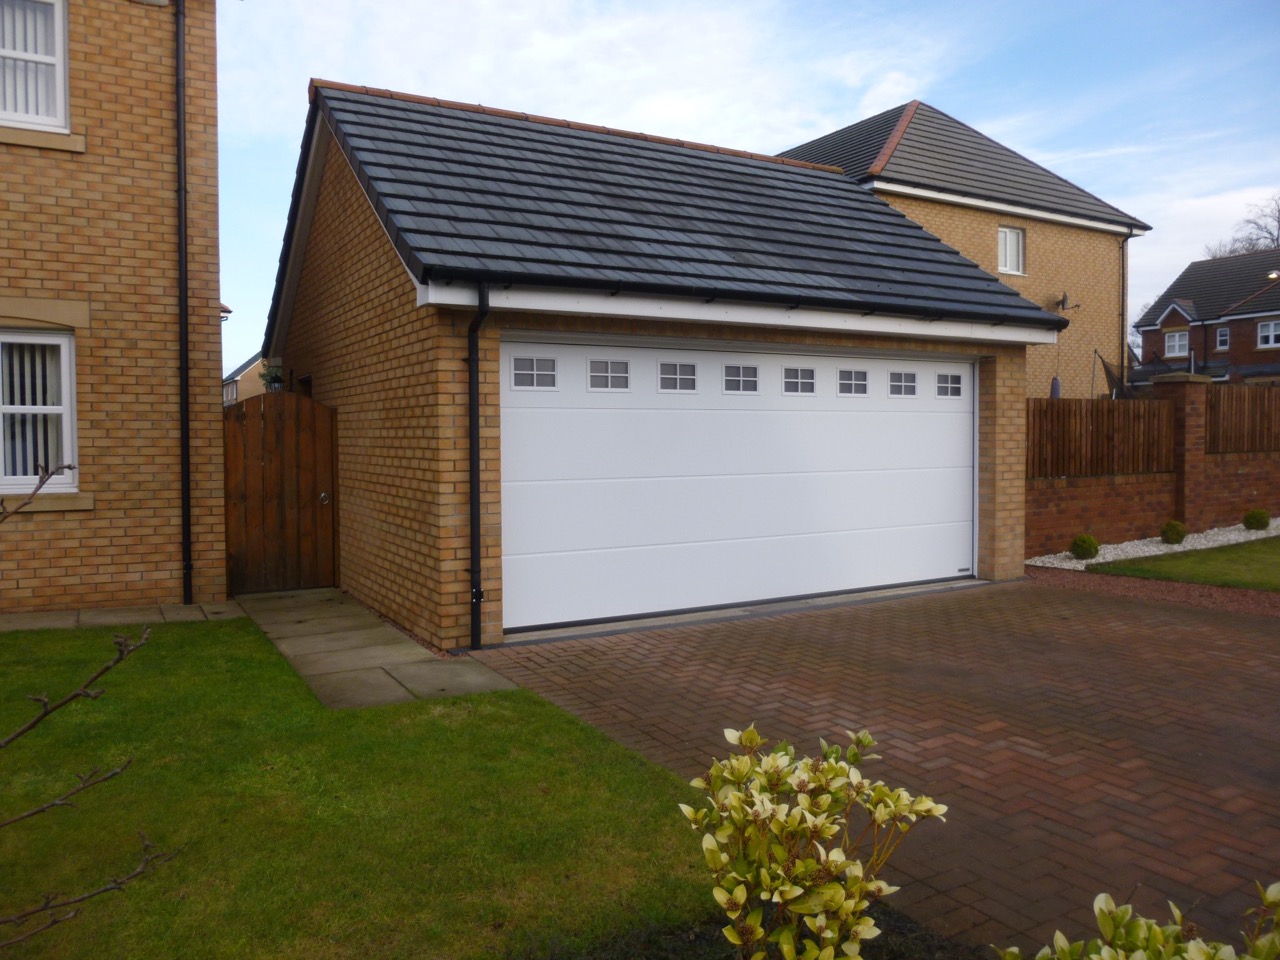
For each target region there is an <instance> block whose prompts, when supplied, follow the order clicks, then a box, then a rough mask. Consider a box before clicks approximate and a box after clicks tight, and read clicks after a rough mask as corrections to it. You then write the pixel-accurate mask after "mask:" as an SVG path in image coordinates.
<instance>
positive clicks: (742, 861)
mask: <svg viewBox="0 0 1280 960" xmlns="http://www.w3.org/2000/svg"><path fill="white" fill-rule="evenodd" d="M724 733H725V739H726V740H728V741H729V743H731V744H733V745H734V746H736V747H738V748H739V752H738V753H735V754H732V755H731V756H730V757H729V758H728V759H727V760H713V761H712V763H711V768H710V770H708V771H707V773H706V774H705V775H704V776H702V777H699V778H698V779H696V780H694V781H692V783H693V785H694V786H695V787H698V788H699V789H701V790H705V791H706V802H705V806H703V807H701V808H700V809H697V810H695V809H694V808H693V807H691V806H688V805H687V804H681V805H680V809H681V811H682V812H683V813H684V815H685V817H687V818H688V820H689V823H690V825H691V826H692V827H693V829H694V830H696V831H698V832H701V833H702V834H703V837H702V851H703V855H704V856H705V858H706V861H707V868H708V869H709V870H710V871H711V874H712V876H713V877H714V879H715V884H716V886H715V889H713V890H712V891H711V892H712V895H713V896H714V897H715V900H716V903H718V904H719V905H720V907H721V909H723V910H724V913H725V916H726V917H727V918H728V920H729V924H728V925H727V926H726V927H725V928H724V935H725V937H726V938H727V939H728V940H729V942H730V943H733V944H734V945H735V946H736V947H737V955H738V957H739V960H746V958H750V960H765V958H771V957H772V958H776V957H781V958H783V960H797V958H799V960H834V958H835V957H836V956H837V951H840V954H839V955H840V956H844V957H857V956H859V955H860V947H861V941H863V940H869V939H871V938H872V937H874V936H876V934H878V933H879V932H880V931H879V930H878V929H877V928H876V926H875V923H874V921H872V919H871V918H870V917H867V916H865V915H864V914H865V911H866V909H867V907H868V906H870V904H871V902H872V901H873V900H876V899H878V898H880V897H883V896H886V895H887V894H890V893H892V892H893V891H894V890H896V889H897V887H891V886H889V884H887V883H885V882H884V881H883V880H881V879H879V875H880V871H881V869H882V868H883V867H884V865H885V863H886V862H887V861H888V860H889V857H890V856H891V855H892V854H893V852H894V851H895V850H896V849H897V848H898V845H899V844H900V843H901V842H902V840H903V838H904V837H905V836H906V835H907V833H908V831H909V830H910V829H911V828H912V827H913V826H914V825H915V824H916V823H917V821H918V820H920V819H927V818H930V817H937V818H938V819H943V817H942V815H943V814H944V813H946V811H947V808H946V807H945V806H943V805H942V804H938V803H934V802H933V801H932V800H930V799H929V798H928V797H913V796H911V794H909V793H907V791H905V790H903V789H901V788H890V787H887V786H885V785H884V783H883V782H881V781H875V782H872V781H870V780H867V779H866V778H864V777H863V776H862V774H861V773H859V772H858V769H857V766H856V765H857V764H860V763H862V762H863V761H864V760H873V759H876V757H875V755H874V754H870V753H866V752H865V751H867V750H870V749H871V748H872V747H874V746H875V741H874V740H872V739H871V735H870V734H868V733H867V732H866V731H865V730H864V731H862V732H861V733H857V734H855V733H852V732H850V733H849V734H848V736H849V737H850V739H851V740H852V744H851V745H850V746H849V747H848V748H847V749H846V750H845V751H844V752H843V754H842V752H841V750H840V747H838V746H834V745H830V744H828V743H827V742H826V741H825V740H822V741H819V742H820V743H821V744H822V756H821V757H816V758H814V757H801V758H800V759H798V760H797V759H796V755H795V749H794V748H792V747H790V746H787V745H785V744H782V745H779V746H777V747H774V748H773V750H772V751H770V752H768V753H766V752H764V746H765V744H766V743H767V742H768V741H766V740H764V739H763V738H762V737H761V736H760V734H758V733H757V732H756V729H755V725H754V724H752V725H751V726H750V727H748V728H747V729H746V730H741V731H739V730H726V731H725V732H724ZM854 820H856V821H858V823H857V824H856V825H855V824H854V822H853V821H854ZM864 857H865V859H862V858H864Z"/></svg>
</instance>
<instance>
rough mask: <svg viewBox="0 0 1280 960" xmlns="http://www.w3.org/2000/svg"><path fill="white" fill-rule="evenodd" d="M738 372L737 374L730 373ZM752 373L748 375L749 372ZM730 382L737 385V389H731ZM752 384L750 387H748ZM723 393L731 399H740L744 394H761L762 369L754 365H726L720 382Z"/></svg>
mask: <svg viewBox="0 0 1280 960" xmlns="http://www.w3.org/2000/svg"><path fill="white" fill-rule="evenodd" d="M731 370H736V371H737V373H730V372H729V371H731ZM748 370H750V371H751V373H750V374H748V373H747V371H748ZM730 382H733V383H736V384H737V387H736V388H735V387H730V386H729V384H730ZM748 384H750V386H748ZM720 386H721V392H722V393H725V394H728V395H729V396H731V397H740V396H742V395H743V394H756V393H759V392H760V367H759V365H757V364H754V363H726V364H724V368H723V371H722V375H721V380H720Z"/></svg>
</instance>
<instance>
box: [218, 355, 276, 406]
mask: <svg viewBox="0 0 1280 960" xmlns="http://www.w3.org/2000/svg"><path fill="white" fill-rule="evenodd" d="M266 372H267V365H266V364H265V363H263V362H262V352H261V351H259V352H258V353H255V354H254V355H253V356H252V357H250V358H249V359H248V360H246V361H245V362H244V363H242V364H240V366H238V367H236V368H235V369H234V370H232V371H231V372H230V373H228V374H227V375H226V376H225V377H223V378H222V405H223V406H224V407H229V406H231V405H232V404H236V403H239V402H240V401H241V400H248V399H249V398H250V397H256V396H257V395H258V394H260V393H266V392H267V384H266V382H265V381H264V380H263V376H264V375H265V374H266Z"/></svg>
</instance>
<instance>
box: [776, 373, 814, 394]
mask: <svg viewBox="0 0 1280 960" xmlns="http://www.w3.org/2000/svg"><path fill="white" fill-rule="evenodd" d="M806 387H808V389H807V390H806V389H805V388H806ZM817 393H818V371H817V369H816V368H814V367H783V368H782V395H783V396H784V397H812V396H816V395H817Z"/></svg>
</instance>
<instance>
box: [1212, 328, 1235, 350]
mask: <svg viewBox="0 0 1280 960" xmlns="http://www.w3.org/2000/svg"><path fill="white" fill-rule="evenodd" d="M1214 345H1215V346H1216V347H1217V348H1218V349H1219V350H1226V349H1228V348H1229V347H1230V346H1231V328H1230V327H1219V328H1218V333H1217V338H1216V339H1215V340H1214Z"/></svg>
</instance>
